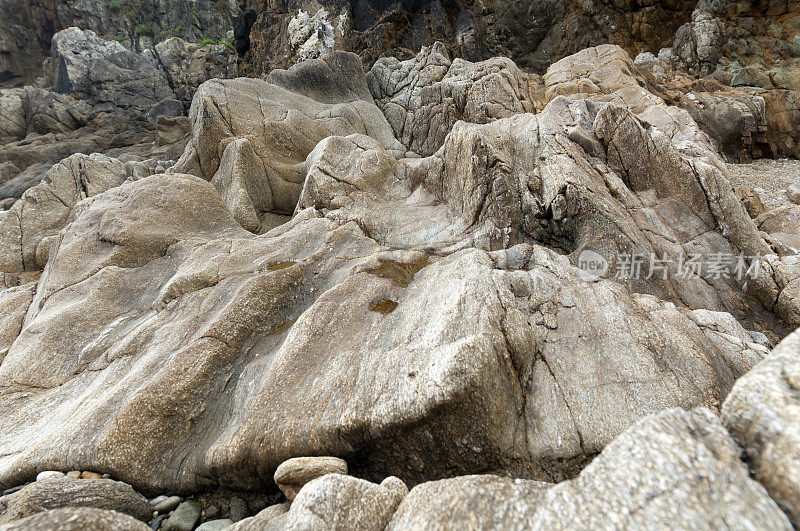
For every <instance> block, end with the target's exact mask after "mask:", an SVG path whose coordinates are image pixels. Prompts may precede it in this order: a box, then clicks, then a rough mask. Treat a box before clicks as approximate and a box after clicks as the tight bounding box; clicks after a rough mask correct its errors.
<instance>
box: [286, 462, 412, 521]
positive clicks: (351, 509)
mask: <svg viewBox="0 0 800 531" xmlns="http://www.w3.org/2000/svg"><path fill="white" fill-rule="evenodd" d="M402 499H403V497H402V495H400V494H399V493H398V492H396V491H393V490H390V489H387V488H385V487H382V486H380V485H377V484H375V483H370V482H369V481H365V480H363V479H358V478H354V477H351V476H343V475H341V474H328V475H326V476H322V477H320V478H317V479H314V480H312V481H310V482H309V483H307V484H306V485H305V486H304V487H303V488H302V489H301V490H300V493H299V494H298V495H297V498H296V499H295V500H294V502H292V506H291V507H290V508H289V512H288V513H287V515H286V524H285V529H286V530H287V531H290V530H301V529H353V530H358V531H367V530H374V531H381V530H382V529H384V528H385V527H386V524H388V523H389V519H390V518H391V517H392V514H393V513H394V511H395V509H396V508H397V506H398V505H399V504H400V502H401V501H402Z"/></svg>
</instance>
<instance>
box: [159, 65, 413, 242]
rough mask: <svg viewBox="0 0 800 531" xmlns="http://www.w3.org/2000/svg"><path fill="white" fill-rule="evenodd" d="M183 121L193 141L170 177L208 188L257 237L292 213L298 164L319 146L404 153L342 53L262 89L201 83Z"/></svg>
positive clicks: (241, 83)
mask: <svg viewBox="0 0 800 531" xmlns="http://www.w3.org/2000/svg"><path fill="white" fill-rule="evenodd" d="M190 118H191V120H192V123H193V127H192V132H193V136H192V139H191V141H190V142H189V145H188V146H187V148H186V151H185V152H184V154H183V156H182V157H181V159H180V160H179V161H178V163H177V164H176V166H175V167H174V168H173V170H174V171H175V172H179V173H189V174H193V175H197V176H200V177H203V178H204V179H207V180H210V181H212V182H213V183H214V184H215V185H216V186H217V188H218V189H219V190H220V193H221V194H222V195H223V198H224V199H225V201H226V204H228V206H229V208H230V209H231V210H232V212H233V213H234V216H235V217H236V219H237V221H239V222H240V223H241V225H242V226H243V227H245V228H247V229H248V230H250V231H252V232H257V233H258V232H265V231H266V230H268V229H270V228H272V227H274V226H275V225H276V224H279V223H281V222H284V221H286V220H287V219H288V216H289V215H290V214H291V213H292V212H293V211H294V209H295V206H296V205H297V201H298V198H299V196H300V191H301V189H302V187H303V181H304V178H305V159H306V157H307V156H308V154H309V153H311V151H312V150H313V149H314V147H315V146H316V145H317V143H319V142H320V141H321V140H323V139H324V138H326V137H329V136H332V135H348V134H353V133H360V134H364V135H368V136H371V137H372V138H375V139H376V140H378V141H379V142H380V144H381V146H382V147H383V148H385V149H387V150H389V151H390V152H392V153H394V154H396V155H400V154H403V153H404V152H405V149H404V148H403V146H402V145H401V144H400V143H399V142H398V141H397V140H396V139H395V138H394V135H393V133H392V129H391V128H390V127H389V124H388V123H387V121H386V118H384V116H383V114H382V113H381V112H380V110H378V108H377V107H376V106H375V103H374V101H373V99H372V96H371V95H370V92H369V89H368V88H367V84H366V79H365V76H364V72H363V70H362V69H361V64H360V62H359V61H358V58H357V57H356V56H355V55H353V54H347V53H336V54H333V55H330V56H328V57H326V58H324V59H319V60H311V61H308V62H306V63H302V64H299V65H297V66H296V67H294V68H292V69H290V70H288V71H276V72H273V73H272V74H270V76H269V77H268V78H267V80H266V81H263V80H258V79H244V78H240V79H236V80H230V81H217V80H214V81H210V82H207V83H205V84H203V85H202V86H201V87H200V90H198V92H197V94H196V95H195V97H194V101H193V102H192V107H191V111H190Z"/></svg>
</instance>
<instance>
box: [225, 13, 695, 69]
mask: <svg viewBox="0 0 800 531" xmlns="http://www.w3.org/2000/svg"><path fill="white" fill-rule="evenodd" d="M695 4H696V2H693V1H676V2H657V3H652V2H645V3H640V4H633V3H630V2H624V1H619V0H615V1H602V2H601V1H592V2H580V1H577V0H570V1H566V2H564V1H554V0H547V1H539V2H535V3H530V2H523V1H519V0H498V1H496V2H478V3H473V2H466V1H462V0H457V1H455V2H440V1H438V0H426V1H423V2H417V3H402V4H396V3H381V2H356V3H350V2H342V1H339V0H336V1H331V0H325V1H321V2H318V1H314V2H311V1H309V0H288V1H285V2H280V3H275V2H267V1H265V0H258V1H255V2H252V3H251V10H250V11H249V13H248V12H245V13H244V14H243V16H242V17H240V19H238V20H239V25H238V26H237V27H236V34H237V48H239V49H240V53H244V56H245V63H246V67H245V68H246V69H247V70H248V71H252V73H253V74H254V75H259V74H262V73H266V72H269V70H271V69H273V68H286V67H287V66H289V65H291V64H293V62H294V61H297V60H298V59H301V58H303V57H307V55H306V54H307V52H308V51H309V50H313V51H314V52H315V53H325V52H327V51H329V50H348V51H353V52H356V53H358V54H359V55H360V56H361V58H362V60H363V62H364V64H365V66H366V67H367V68H369V67H370V66H371V65H372V64H373V63H374V62H375V60H376V59H378V58H379V57H381V56H385V55H389V56H397V57H401V58H403V59H407V58H410V57H413V55H414V54H416V53H417V52H419V50H420V49H421V48H422V47H424V46H430V45H432V44H434V43H435V42H436V41H442V42H444V43H446V45H447V47H448V48H449V50H450V52H451V53H453V54H455V55H456V56H458V57H463V58H464V59H467V60H469V61H482V60H484V59H488V58H490V57H495V56H505V57H509V58H511V59H512V60H514V61H515V62H517V64H519V65H520V66H521V67H523V68H526V69H532V70H535V71H539V72H542V71H544V70H545V69H546V68H547V66H548V65H549V64H550V63H552V62H554V61H556V60H558V59H561V58H562V57H565V56H567V55H570V54H572V53H575V52H577V51H579V50H581V49H583V48H586V47H587V46H595V45H598V44H601V43H605V42H613V43H615V44H619V45H622V46H624V47H625V48H626V49H627V50H628V51H629V52H631V53H638V52H639V51H641V50H642V49H648V50H650V51H653V52H656V51H658V50H659V49H660V48H661V47H663V46H666V45H668V44H669V43H671V42H672V40H673V37H674V35H675V31H676V30H677V28H678V27H679V26H680V25H681V24H683V23H684V22H687V21H689V19H690V15H691V13H692V9H693V8H694V6H695Z"/></svg>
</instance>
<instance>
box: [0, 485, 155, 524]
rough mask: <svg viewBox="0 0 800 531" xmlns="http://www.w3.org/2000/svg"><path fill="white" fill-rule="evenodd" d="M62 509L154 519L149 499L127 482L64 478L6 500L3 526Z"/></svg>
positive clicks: (0, 509)
mask: <svg viewBox="0 0 800 531" xmlns="http://www.w3.org/2000/svg"><path fill="white" fill-rule="evenodd" d="M61 507H94V508H97V509H108V510H111V511H118V512H121V513H125V514H128V515H130V516H133V517H134V518H138V519H139V520H143V521H148V520H150V517H151V511H150V507H149V506H148V504H147V500H146V499H145V498H144V497H142V496H141V495H140V494H138V493H137V492H136V491H134V490H133V489H132V488H131V486H130V485H128V484H126V483H122V482H120V481H113V480H110V479H100V480H96V481H83V480H80V479H68V478H61V479H48V480H41V481H36V482H35V483H31V484H30V485H27V486H26V487H25V488H23V489H22V490H20V491H18V492H15V493H14V494H11V495H9V496H7V497H4V498H3V499H2V500H0V523H6V522H10V521H12V520H16V519H19V518H24V517H26V516H30V515H32V514H35V513H39V512H42V511H46V510H48V509H58V508H61Z"/></svg>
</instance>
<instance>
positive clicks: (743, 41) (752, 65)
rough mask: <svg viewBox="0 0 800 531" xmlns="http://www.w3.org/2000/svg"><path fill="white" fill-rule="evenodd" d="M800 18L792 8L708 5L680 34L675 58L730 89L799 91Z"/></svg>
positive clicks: (712, 0) (782, 4)
mask: <svg viewBox="0 0 800 531" xmlns="http://www.w3.org/2000/svg"><path fill="white" fill-rule="evenodd" d="M798 24H800V13H799V12H798V11H797V6H796V5H794V4H793V3H792V2H786V1H777V2H768V3H764V4H761V3H758V2H734V1H731V0H703V1H701V2H698V3H697V8H696V9H695V11H694V13H693V15H692V21H691V23H688V24H687V25H685V26H683V27H681V28H680V30H679V31H678V32H677V33H676V36H675V42H674V45H673V50H674V53H675V56H676V57H677V58H678V60H680V61H681V62H682V63H683V64H684V65H685V66H686V67H687V68H689V69H690V70H691V71H692V72H693V73H696V74H698V75H701V76H706V75H709V74H713V76H714V77H716V78H717V79H719V80H721V81H722V82H723V83H725V84H729V85H732V86H751V87H753V86H754V87H761V88H764V89H773V88H775V89H792V90H798V89H800V59H798V57H799V56H800V53H798V52H800V48H798V47H797V44H798V41H797V40H796V39H795V36H796V35H797V28H798Z"/></svg>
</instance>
